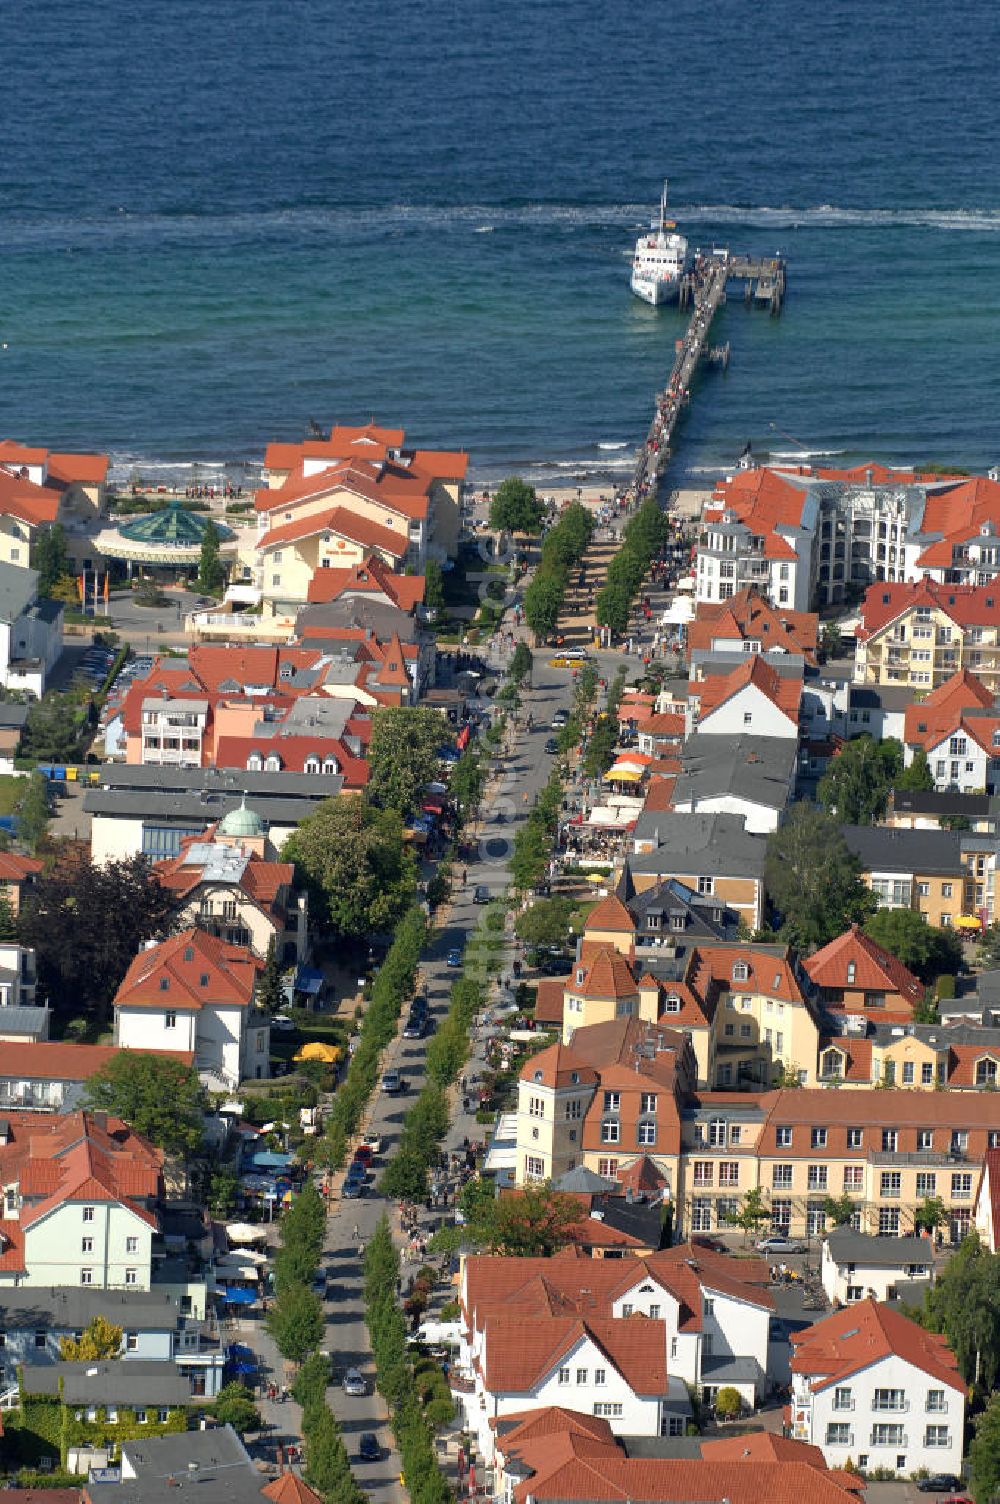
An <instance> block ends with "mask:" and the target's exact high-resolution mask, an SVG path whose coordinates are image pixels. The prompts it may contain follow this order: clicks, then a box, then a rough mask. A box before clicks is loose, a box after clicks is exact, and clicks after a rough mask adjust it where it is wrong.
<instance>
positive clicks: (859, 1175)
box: [844, 1165, 865, 1195]
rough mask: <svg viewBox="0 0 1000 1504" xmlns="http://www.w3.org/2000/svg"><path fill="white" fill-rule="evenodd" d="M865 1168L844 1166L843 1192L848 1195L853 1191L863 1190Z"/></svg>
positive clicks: (861, 1166) (862, 1166)
mask: <svg viewBox="0 0 1000 1504" xmlns="http://www.w3.org/2000/svg"><path fill="white" fill-rule="evenodd" d="M864 1183H865V1167H864V1165H845V1166H844V1190H845V1192H846V1193H847V1194H848V1195H850V1194H851V1192H853V1191H860V1190H863V1189H864Z"/></svg>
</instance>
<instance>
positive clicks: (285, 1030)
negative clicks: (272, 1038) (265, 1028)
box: [271, 1013, 296, 1034]
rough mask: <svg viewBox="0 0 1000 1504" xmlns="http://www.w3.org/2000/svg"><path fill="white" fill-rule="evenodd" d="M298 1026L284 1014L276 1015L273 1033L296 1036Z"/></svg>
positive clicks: (273, 1021) (273, 1022) (272, 1024)
mask: <svg viewBox="0 0 1000 1504" xmlns="http://www.w3.org/2000/svg"><path fill="white" fill-rule="evenodd" d="M295 1028H296V1025H295V1024H294V1023H293V1022H292V1020H291V1019H290V1018H286V1016H285V1014H284V1013H276V1014H275V1015H274V1017H273V1018H272V1019H271V1032H272V1033H274V1034H294V1033H295Z"/></svg>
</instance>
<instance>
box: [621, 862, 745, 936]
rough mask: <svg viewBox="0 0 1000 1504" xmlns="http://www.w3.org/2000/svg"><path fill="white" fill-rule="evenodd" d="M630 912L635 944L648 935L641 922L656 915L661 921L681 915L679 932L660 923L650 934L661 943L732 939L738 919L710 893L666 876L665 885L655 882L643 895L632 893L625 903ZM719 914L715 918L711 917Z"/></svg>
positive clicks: (719, 899)
mask: <svg viewBox="0 0 1000 1504" xmlns="http://www.w3.org/2000/svg"><path fill="white" fill-rule="evenodd" d="M627 903H628V907H629V911H630V912H631V914H632V916H633V918H634V919H635V920H636V921H637V922H638V924H639V930H638V933H637V934H636V941H637V942H641V941H642V940H643V939H645V938H646V937H647V936H648V935H649V934H650V933H651V932H650V931H649V930H646V929H645V928H644V926H643V924H642V921H643V920H644V919H645V918H646V917H647V916H648V915H650V914H658V915H660V916H661V920H662V919H663V918H668V919H669V918H670V917H671V916H674V917H675V916H677V915H681V916H682V917H683V919H684V926H683V928H682V929H675V928H673V926H672V925H671V924H666V925H664V924H662V923H661V925H660V927H659V928H658V929H656V930H655V931H653V932H652V933H653V934H655V936H656V938H657V939H658V940H662V941H663V942H664V943H667V942H668V941H669V942H673V943H676V942H677V941H678V940H690V939H695V938H701V939H715V940H735V938H736V931H737V929H738V928H739V917H738V915H737V914H735V913H734V912H733V910H732V909H727V908H726V905H725V903H724V902H723V901H722V899H721V898H715V897H714V896H712V895H711V894H700V893H696V892H695V891H694V889H693V888H689V887H687V885H686V884H685V883H682V882H681V881H680V879H679V878H676V877H669V878H667V880H666V881H665V882H662V883H657V884H656V886H655V887H652V888H646V889H645V890H644V891H643V892H642V893H633V894H632V896H631V898H629V899H628V900H627ZM715 914H718V915H719V918H718V919H716V918H714V917H713V916H714V915H715Z"/></svg>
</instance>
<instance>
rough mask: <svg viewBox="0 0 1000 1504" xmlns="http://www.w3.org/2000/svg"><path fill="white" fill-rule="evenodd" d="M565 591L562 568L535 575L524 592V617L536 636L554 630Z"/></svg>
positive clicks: (540, 636)
mask: <svg viewBox="0 0 1000 1504" xmlns="http://www.w3.org/2000/svg"><path fill="white" fill-rule="evenodd" d="M565 593H566V575H565V571H564V570H558V569H556V570H547V571H546V572H545V573H544V574H543V573H542V572H539V573H538V574H536V575H535V577H534V579H533V580H532V581H531V584H530V585H529V586H528V588H527V590H526V591H525V592H524V619H525V621H526V622H527V623H528V626H529V627H530V629H531V631H532V632H534V634H535V637H536V638H539V639H540V638H545V637H548V636H549V635H550V634H551V633H552V632H554V631H555V627H556V622H557V621H558V620H559V612H560V610H561V609H562V603H563V596H564V594H565Z"/></svg>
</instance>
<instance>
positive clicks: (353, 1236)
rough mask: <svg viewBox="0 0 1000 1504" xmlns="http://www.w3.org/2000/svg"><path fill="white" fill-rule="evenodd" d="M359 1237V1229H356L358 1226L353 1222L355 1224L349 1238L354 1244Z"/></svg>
mask: <svg viewBox="0 0 1000 1504" xmlns="http://www.w3.org/2000/svg"><path fill="white" fill-rule="evenodd" d="M360 1236H361V1232H360V1229H359V1228H358V1224H357V1223H356V1222H355V1224H354V1231H353V1232H352V1233H351V1237H352V1238H353V1239H354V1241H355V1243H356V1242H357V1241H358V1238H359V1237H360Z"/></svg>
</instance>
